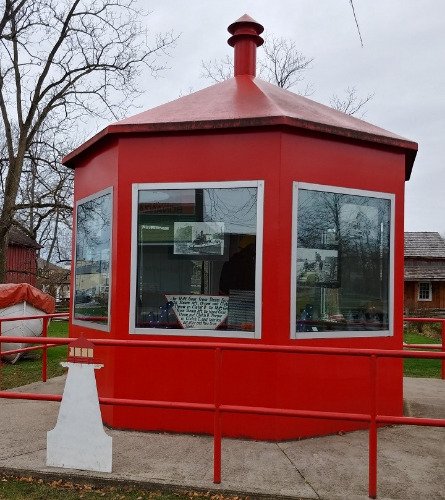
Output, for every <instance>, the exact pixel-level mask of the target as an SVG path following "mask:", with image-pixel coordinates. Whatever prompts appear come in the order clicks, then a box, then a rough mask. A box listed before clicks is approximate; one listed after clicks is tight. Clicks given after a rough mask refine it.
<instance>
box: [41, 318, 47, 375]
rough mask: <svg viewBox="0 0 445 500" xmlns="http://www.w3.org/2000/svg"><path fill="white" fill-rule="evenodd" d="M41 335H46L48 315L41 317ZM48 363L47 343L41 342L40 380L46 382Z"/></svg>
mask: <svg viewBox="0 0 445 500" xmlns="http://www.w3.org/2000/svg"><path fill="white" fill-rule="evenodd" d="M42 337H45V338H46V337H48V316H45V317H44V318H43V331H42ZM47 364H48V344H43V352H42V382H46V377H47Z"/></svg>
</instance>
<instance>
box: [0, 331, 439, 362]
mask: <svg viewBox="0 0 445 500" xmlns="http://www.w3.org/2000/svg"><path fill="white" fill-rule="evenodd" d="M74 340H75V338H74V337H70V338H61V337H59V338H56V337H50V338H45V337H3V336H2V337H0V344H1V343H5V342H8V343H24V344H26V343H29V344H57V345H64V344H69V343H71V342H73V341H74ZM89 340H90V341H91V342H93V344H94V345H96V346H112V347H146V348H149V347H152V348H161V349H162V348H168V349H196V350H214V349H221V350H223V351H251V352H281V353H289V354H291V353H302V354H303V353H305V354H323V355H333V356H335V355H347V356H365V357H369V356H377V357H385V358H428V359H444V358H445V353H443V352H442V353H441V352H424V351H404V350H399V349H355V348H352V347H317V346H314V347H311V346H286V345H284V346H283V345H271V344H242V343H239V344H238V343H230V342H227V343H222V342H189V341H168V340H123V339H95V338H90V339H89Z"/></svg>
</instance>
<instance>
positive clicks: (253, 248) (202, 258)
mask: <svg viewBox="0 0 445 500" xmlns="http://www.w3.org/2000/svg"><path fill="white" fill-rule="evenodd" d="M262 200H263V182H262V181H249V182H241V181H240V182H217V183H180V184H140V185H135V186H134V192H133V242H132V245H133V247H132V248H133V250H132V251H133V255H132V279H133V283H132V287H131V291H132V296H131V305H130V307H131V311H130V331H131V332H132V333H152V334H164V335H187V336H190V335H195V336H215V337H242V338H257V337H259V336H260V318H261V309H260V304H261V251H262V205H263V203H262Z"/></svg>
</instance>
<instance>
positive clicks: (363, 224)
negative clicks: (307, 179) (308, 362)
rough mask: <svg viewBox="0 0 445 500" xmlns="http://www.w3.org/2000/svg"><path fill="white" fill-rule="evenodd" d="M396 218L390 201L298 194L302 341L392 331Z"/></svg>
mask: <svg viewBox="0 0 445 500" xmlns="http://www.w3.org/2000/svg"><path fill="white" fill-rule="evenodd" d="M390 218H391V200H390V199H387V198H384V197H377V196H376V197H373V196H360V195H355V194H354V195H353V194H347V193H346V192H345V193H341V192H329V191H319V190H310V189H299V190H298V207H297V249H296V280H297V283H296V318H295V320H296V332H297V336H298V334H299V333H300V334H301V336H306V337H307V336H311V335H313V336H315V337H316V336H318V335H319V333H320V332H340V331H344V332H348V331H350V332H363V331H370V332H371V331H375V332H377V331H388V330H389V317H390V304H389V295H390V235H391V231H390V227H391V226H390ZM323 336H325V335H323ZM346 336H347V335H346Z"/></svg>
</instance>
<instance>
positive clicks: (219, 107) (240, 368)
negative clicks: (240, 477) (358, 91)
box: [64, 16, 417, 439]
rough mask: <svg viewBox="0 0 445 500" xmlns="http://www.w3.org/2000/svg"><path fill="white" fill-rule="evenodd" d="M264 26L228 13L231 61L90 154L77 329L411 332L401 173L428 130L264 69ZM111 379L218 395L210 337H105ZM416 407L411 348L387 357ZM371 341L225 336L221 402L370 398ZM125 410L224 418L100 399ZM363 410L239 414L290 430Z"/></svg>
mask: <svg viewBox="0 0 445 500" xmlns="http://www.w3.org/2000/svg"><path fill="white" fill-rule="evenodd" d="M262 30H263V28H262V26H261V25H259V24H258V23H257V22H255V21H254V20H253V19H251V18H250V17H249V16H243V17H242V18H241V19H239V20H238V21H236V22H235V23H233V24H232V25H231V26H229V31H230V33H231V35H232V36H231V37H230V39H229V44H230V45H231V46H233V47H234V49H235V61H234V62H235V64H234V66H235V75H234V77H233V78H231V79H229V80H227V81H224V82H222V83H219V84H216V85H213V86H211V87H209V88H206V89H204V90H201V91H199V92H196V93H194V94H191V95H188V96H185V97H182V98H180V99H177V100H176V101H173V102H170V103H167V104H165V105H162V106H159V107H157V108H154V109H151V110H148V111H145V112H143V113H140V114H138V115H136V116H133V117H130V118H127V119H125V120H122V121H120V122H118V123H115V124H112V125H110V126H108V127H107V128H105V129H104V130H103V131H102V132H100V133H99V134H97V135H96V136H94V137H93V138H92V139H90V140H89V141H87V142H86V143H85V144H83V145H82V146H80V147H79V148H78V149H76V150H75V151H73V152H72V153H71V154H69V155H68V156H67V157H66V158H65V159H64V163H65V165H68V166H70V167H72V168H74V169H75V203H76V205H75V212H76V221H75V230H74V239H73V240H74V246H75V257H74V261H73V269H72V274H71V275H72V294H71V296H72V297H73V298H74V300H73V314H72V319H71V324H70V335H72V336H75V337H77V336H80V335H81V334H85V335H86V336H87V337H90V338H93V337H103V338H113V339H147V340H153V339H158V340H167V341H168V340H169V339H170V340H171V341H174V340H182V341H186V342H190V343H199V342H203V341H218V342H221V343H224V342H230V343H233V342H242V343H246V342H248V343H251V344H252V345H261V344H274V345H284V346H296V345H302V346H332V347H350V348H375V347H379V348H383V349H400V348H401V347H402V320H403V211H404V183H405V180H408V179H409V177H410V173H411V169H412V166H413V162H414V158H415V155H416V151H417V144H416V143H414V142H412V141H409V140H407V139H404V138H402V137H399V136H397V135H395V134H393V133H391V132H388V131H386V130H383V129H381V128H379V127H376V126H374V125H371V124H369V123H366V122H364V121H361V120H358V119H356V118H354V117H351V116H347V115H345V114H343V113H341V112H339V111H335V110H333V109H331V108H329V107H327V106H324V105H321V104H319V103H316V102H314V101H311V100H309V99H307V98H305V97H302V96H299V95H296V94H293V93H292V92H288V91H286V90H283V89H281V88H278V87H276V86H274V85H271V84H269V83H267V82H265V81H262V80H261V79H259V78H257V77H256V76H255V58H256V48H257V46H259V45H261V43H262V38H261V37H260V33H261V32H262ZM98 354H99V356H100V357H101V359H102V361H103V362H104V364H105V368H104V369H103V370H101V372H102V373H99V374H98V387H99V392H100V394H101V395H103V396H114V397H117V398H135V399H138V398H142V399H151V400H166V401H191V402H212V401H213V397H214V395H213V373H214V357H213V356H214V354H213V352H212V351H210V350H209V351H206V350H193V351H192V350H187V349H180V348H170V349H168V348H167V349H162V350H156V349H151V350H149V349H109V348H108V349H98ZM377 383H378V390H379V408H378V409H379V411H382V412H383V413H384V414H395V415H400V414H401V413H402V363H401V361H400V360H394V359H385V360H381V361H380V362H379V378H378V381H377ZM369 388H370V379H369V362H368V360H367V359H364V358H358V357H357V358H340V357H333V356H331V357H324V356H320V355H315V356H314V355H311V356H305V355H289V354H284V353H282V354H270V353H269V354H268V353H251V352H250V353H246V352H231V353H224V359H223V364H222V394H221V397H222V401H223V403H224V404H233V405H255V406H261V407H272V408H274V407H275V408H295V409H313V410H326V411H349V412H357V413H361V412H369V404H370V403H369V396H368V393H369ZM103 416H104V418H105V420H106V422H107V423H108V424H109V425H111V426H115V427H125V428H133V429H146V430H165V431H179V432H203V433H206V432H212V428H213V416H212V415H211V413H206V412H193V411H185V410H184V411H180V410H165V409H142V408H123V407H116V408H113V409H110V408H103ZM358 426H359V425H358V424H355V423H348V422H338V421H328V420H325V421H322V420H311V419H290V418H279V417H272V416H252V415H239V414H228V415H224V419H223V433H224V434H225V435H228V436H250V437H254V438H261V439H284V438H295V437H301V436H308V435H315V434H323V433H330V432H334V431H338V430H340V429H343V430H348V429H354V428H357V427H358Z"/></svg>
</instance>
